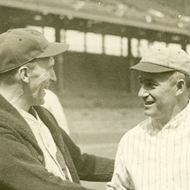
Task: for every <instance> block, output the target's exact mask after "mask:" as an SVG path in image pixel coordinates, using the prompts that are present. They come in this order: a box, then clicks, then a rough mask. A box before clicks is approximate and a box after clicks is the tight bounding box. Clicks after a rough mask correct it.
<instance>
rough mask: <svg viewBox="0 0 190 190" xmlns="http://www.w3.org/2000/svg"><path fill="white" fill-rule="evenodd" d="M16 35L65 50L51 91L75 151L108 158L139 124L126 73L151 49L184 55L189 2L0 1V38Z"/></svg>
mask: <svg viewBox="0 0 190 190" xmlns="http://www.w3.org/2000/svg"><path fill="white" fill-rule="evenodd" d="M18 27H20V28H21V27H22V28H23V27H30V28H34V29H37V30H39V31H41V32H42V33H43V34H44V35H45V37H46V38H47V39H48V40H49V41H57V42H65V43H68V44H69V45H70V48H69V50H68V51H67V52H65V53H64V54H63V55H60V56H58V57H56V58H55V59H56V65H55V72H56V74H57V82H56V83H55V84H53V85H52V86H51V90H52V91H53V92H55V93H56V94H57V95H58V97H59V99H60V102H61V104H62V106H63V109H64V112H65V116H66V118H67V124H68V128H69V131H70V135H71V137H72V139H73V140H74V141H75V142H76V143H77V144H78V145H79V146H80V147H81V150H82V151H84V152H89V153H92V154H96V155H100V156H107V157H110V158H114V157H115V153H116V149H117V146H118V143H119V140H120V138H121V137H122V136H123V134H124V133H126V132H127V131H128V130H129V129H131V128H132V127H134V126H135V125H137V124H138V123H139V122H141V121H142V120H144V119H145V116H144V115H143V108H142V102H141V100H140V99H138V97H137V93H138V88H139V84H138V82H137V80H136V78H137V73H136V72H134V71H130V70H129V67H131V66H133V65H134V64H136V63H138V61H139V60H140V58H141V57H142V55H143V53H144V51H145V50H146V49H147V48H149V47H150V46H152V45H159V46H162V47H166V46H173V47H181V48H182V49H184V50H185V51H186V52H187V53H188V54H189V55H190V0H6V1H5V0H0V33H2V32H5V31H6V30H8V29H11V28H18ZM82 183H84V185H85V186H87V187H91V188H96V189H104V188H105V183H86V182H82Z"/></svg>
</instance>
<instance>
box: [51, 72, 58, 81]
mask: <svg viewBox="0 0 190 190" xmlns="http://www.w3.org/2000/svg"><path fill="white" fill-rule="evenodd" d="M50 79H51V81H52V82H56V81H57V77H56V74H55V71H54V70H52V71H51V78H50Z"/></svg>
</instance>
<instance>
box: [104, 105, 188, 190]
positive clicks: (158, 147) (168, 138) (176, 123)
mask: <svg viewBox="0 0 190 190" xmlns="http://www.w3.org/2000/svg"><path fill="white" fill-rule="evenodd" d="M106 188H107V190H112V189H117V190H126V189H127V190H132V189H135V190H189V189H190V105H188V106H187V107H186V108H185V109H184V110H182V112H180V113H179V114H178V115H177V116H175V117H174V118H173V119H172V120H170V121H169V122H168V123H167V124H166V125H165V126H163V125H162V123H161V122H159V121H158V120H154V119H152V118H148V119H147V120H145V121H144V122H142V123H141V124H139V125H138V126H137V127H135V128H133V129H132V130H130V131H129V132H127V133H126V134H125V135H124V136H123V138H122V139H121V141H120V143H119V147H118V150H117V154H116V161H115V170H114V174H113V177H112V180H111V182H109V183H107V186H106Z"/></svg>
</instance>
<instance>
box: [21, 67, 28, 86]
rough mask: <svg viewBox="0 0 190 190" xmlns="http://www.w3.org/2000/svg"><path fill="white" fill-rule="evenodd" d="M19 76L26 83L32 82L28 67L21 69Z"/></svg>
mask: <svg viewBox="0 0 190 190" xmlns="http://www.w3.org/2000/svg"><path fill="white" fill-rule="evenodd" d="M19 76H20V78H21V79H22V80H23V81H24V82H26V83H29V81H30V80H29V72H28V67H26V66H23V67H20V69H19Z"/></svg>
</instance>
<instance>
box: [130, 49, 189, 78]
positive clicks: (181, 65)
mask: <svg viewBox="0 0 190 190" xmlns="http://www.w3.org/2000/svg"><path fill="white" fill-rule="evenodd" d="M131 69H134V70H138V71H143V72H148V73H163V72H169V71H179V72H182V73H185V74H187V75H190V61H189V57H188V55H187V53H186V52H185V51H184V50H182V49H180V48H169V47H166V48H160V47H156V46H153V47H151V48H149V49H148V50H147V51H146V52H145V54H144V55H143V57H142V59H141V61H140V62H139V63H138V64H136V65H134V66H133V67H131Z"/></svg>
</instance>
